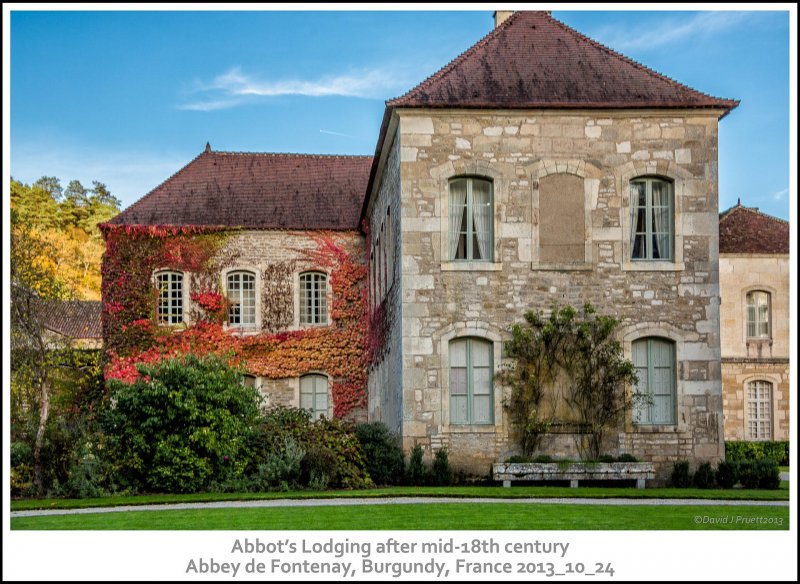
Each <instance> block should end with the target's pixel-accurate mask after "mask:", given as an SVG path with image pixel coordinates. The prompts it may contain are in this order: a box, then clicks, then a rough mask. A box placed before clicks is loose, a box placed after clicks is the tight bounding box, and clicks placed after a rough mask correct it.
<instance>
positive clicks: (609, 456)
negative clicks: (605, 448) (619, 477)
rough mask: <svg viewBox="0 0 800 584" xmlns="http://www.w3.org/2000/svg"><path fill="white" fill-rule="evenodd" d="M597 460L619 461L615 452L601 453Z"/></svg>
mask: <svg viewBox="0 0 800 584" xmlns="http://www.w3.org/2000/svg"><path fill="white" fill-rule="evenodd" d="M597 462H617V459H616V458H615V457H614V455H613V454H601V455H600V457H599V458H598V459H597Z"/></svg>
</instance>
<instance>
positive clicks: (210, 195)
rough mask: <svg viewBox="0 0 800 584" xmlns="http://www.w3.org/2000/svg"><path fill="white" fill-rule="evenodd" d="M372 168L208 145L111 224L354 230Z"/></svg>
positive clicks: (353, 161)
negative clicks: (227, 149)
mask: <svg viewBox="0 0 800 584" xmlns="http://www.w3.org/2000/svg"><path fill="white" fill-rule="evenodd" d="M371 162H372V158H371V157H370V156H324V155H312V154H269V153H245V152H241V153H240V152H215V151H212V150H211V149H210V148H209V147H207V148H206V150H205V151H204V152H203V153H201V154H200V155H199V156H197V157H196V158H195V159H194V160H192V161H191V162H190V163H189V164H187V165H186V166H185V167H183V168H182V169H181V170H179V171H178V172H177V173H175V174H174V175H172V176H171V177H170V178H168V179H167V180H166V181H164V182H163V183H162V184H160V185H159V186H157V187H156V188H155V189H153V190H152V191H150V193H148V194H147V195H145V196H144V197H143V198H142V199H140V200H139V201H137V202H136V203H134V204H133V205H131V206H130V207H128V208H127V209H126V210H125V211H123V212H122V213H120V214H119V215H117V216H116V217H115V218H114V219H112V220H111V221H110V222H109V223H111V224H116V225H132V224H138V225H206V226H211V225H213V226H232V227H245V228H254V229H336V230H340V229H357V228H358V222H359V211H360V210H361V203H362V202H363V199H364V192H365V190H366V185H367V179H368V177H369V169H370V164H371Z"/></svg>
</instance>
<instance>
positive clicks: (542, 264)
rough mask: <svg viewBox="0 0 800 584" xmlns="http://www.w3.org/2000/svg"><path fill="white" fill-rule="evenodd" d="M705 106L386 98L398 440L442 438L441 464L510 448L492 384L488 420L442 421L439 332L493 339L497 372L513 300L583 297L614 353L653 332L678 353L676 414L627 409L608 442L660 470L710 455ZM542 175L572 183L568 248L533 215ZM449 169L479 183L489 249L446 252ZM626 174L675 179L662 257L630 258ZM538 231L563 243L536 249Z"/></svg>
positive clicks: (713, 443) (437, 443)
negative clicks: (660, 421) (398, 348)
mask: <svg viewBox="0 0 800 584" xmlns="http://www.w3.org/2000/svg"><path fill="white" fill-rule="evenodd" d="M716 114H718V112H706V113H703V112H677V111H676V112H674V113H670V114H667V115H665V113H664V112H663V111H661V112H658V111H636V112H604V113H601V114H600V113H582V112H574V113H569V114H568V115H564V113H563V112H561V113H557V112H551V111H520V112H513V111H480V112H475V111H474V110H473V111H439V110H399V126H398V136H399V140H400V173H401V197H402V219H401V229H402V242H401V247H402V249H403V264H402V276H401V278H402V284H403V290H402V335H403V339H402V343H403V354H402V361H403V370H404V375H405V377H404V382H403V396H402V399H403V426H404V444H405V447H406V449H408V448H409V447H410V446H411V445H413V444H414V443H421V444H423V445H424V446H425V448H426V449H427V454H428V455H429V456H430V454H431V453H432V451H433V450H436V449H438V448H440V447H443V446H447V447H448V448H449V450H450V460H451V461H452V462H453V463H454V465H455V466H457V467H459V468H462V469H464V470H467V471H470V472H474V473H478V474H485V473H487V472H488V470H489V468H490V465H491V463H493V462H495V461H497V460H500V459H502V458H503V457H505V456H506V455H507V454H509V453H512V452H514V451H515V450H516V445H515V444H513V443H511V442H509V439H508V433H509V428H508V427H507V421H506V418H507V416H506V415H505V413H504V411H503V389H502V388H500V387H497V386H496V387H495V395H494V420H495V423H494V424H491V425H482V426H481V425H476V426H460V425H454V424H450V423H449V412H448V410H449V397H448V396H449V389H448V386H449V381H448V375H449V373H448V371H449V368H448V363H449V361H448V359H449V356H448V343H449V341H450V340H452V339H453V338H457V337H462V336H473V337H482V338H484V339H489V340H491V341H492V342H493V343H494V345H493V346H494V352H495V359H494V368H495V370H497V369H498V368H499V367H500V366H501V364H502V362H503V359H502V352H501V347H502V340H503V339H504V338H507V334H508V333H507V330H508V327H509V326H510V325H511V324H513V323H514V322H519V321H521V319H522V315H523V313H524V311H526V310H529V309H534V310H543V311H546V310H548V309H550V308H551V307H552V306H553V305H554V304H556V303H561V304H564V303H569V304H572V305H574V306H580V305H582V304H583V303H584V302H592V303H593V304H594V305H595V306H597V307H598V309H599V310H600V311H601V312H603V313H607V314H611V315H614V316H616V317H617V318H619V319H620V320H621V321H622V328H621V330H620V338H622V339H623V340H624V347H625V350H626V354H627V356H629V357H630V355H631V353H630V347H631V343H632V342H633V341H634V340H635V339H636V338H639V337H643V336H653V335H657V336H663V337H667V338H669V339H671V340H672V341H674V343H675V350H676V354H677V357H676V360H677V363H676V375H677V400H676V401H677V403H676V423H675V424H674V425H672V426H668V427H661V426H659V427H643V426H633V425H632V423H631V422H630V420H628V422H627V423H626V425H625V428H620V430H622V432H621V433H620V435H619V438H618V441H617V442H618V444H617V448H616V450H617V451H620V452H622V451H624V452H630V453H632V454H634V455H636V456H639V457H642V458H645V459H647V460H653V461H655V462H657V463H664V464H661V465H657V466H661V467H664V468H666V466H667V464H668V463H670V461H673V460H677V459H681V458H702V459H717V458H719V457H720V456H722V453H723V447H722V441H721V435H722V409H721V408H722V399H721V387H720V365H719V359H720V340H719V282H718V275H717V274H718V227H717V115H716ZM550 175H557V176H561V175H570V176H574V177H578V178H579V179H580V180H579V181H577V182H576V181H575V180H574V179H569V180H563V181H559V180H557V181H545V182H548V183H549V184H548V191H547V192H550V191H552V190H553V189H552V188H551V187H552V186H553V185H567V186H569V185H575V184H578V185H582V187H583V193H582V200H583V206H582V207H583V208H582V212H583V217H582V218H581V217H580V213H581V210H580V205H579V203H580V196H579V195H578V196H576V195H575V193H572V194H571V195H570V201H571V202H570V208H573V207H575V209H574V210H573V212H572V213H571V216H570V217H569V218H565V225H568V226H569V230H571V231H572V230H574V229H576V228H580V226H583V228H584V229H585V245H584V249H583V253H582V254H581V253H580V252H579V251H576V249H575V245H574V242H573V241H572V238H570V237H566V238H561V239H559V237H557V236H556V237H555V238H554V237H553V232H552V230H550V231H548V230H547V229H545V228H544V227H542V226H540V224H539V213H540V208H542V205H540V203H539V198H540V192H539V186H540V181H541V180H542V179H544V177H547V176H550ZM456 176H479V177H485V178H488V179H490V180H491V181H492V182H493V189H494V225H493V227H494V248H493V250H492V251H493V254H492V258H493V259H492V261H483V262H454V261H449V258H448V255H449V252H448V220H449V218H448V213H449V210H448V181H449V179H450V178H452V177H456ZM640 176H660V177H663V178H666V179H668V180H670V181H671V182H672V183H673V185H674V192H675V207H674V218H675V225H674V261H668V262H646V261H631V260H630V237H629V232H630V221H631V219H630V206H629V188H630V187H629V181H630V180H631V179H632V178H635V177H640ZM542 196H551V195H549V194H545V195H542ZM576 200H577V201H578V205H577V206H576V204H575V201H576ZM545 206H546V207H547V213H548V214H552V205H545ZM541 239H544V241H542V242H541V243H542V244H544V246H545V247H547V246H548V245H551V244H553V243H555V244H563V243H566V244H568V245H569V250H568V252H567V253H565V254H561V255H559V253H551V250H545V251H546V252H547V253H546V254H545V255H544V256H542V254H541V253H540V251H541V250H540V247H541V246H540V240H541ZM564 440H570V439H569V438H564ZM565 444H566V443H565ZM565 448H566V446H565ZM664 472H665V471H662V470H659V473H660V474H661V475H662V476H663V474H664Z"/></svg>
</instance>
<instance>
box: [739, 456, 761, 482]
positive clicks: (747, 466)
mask: <svg viewBox="0 0 800 584" xmlns="http://www.w3.org/2000/svg"><path fill="white" fill-rule="evenodd" d="M737 470H738V471H739V472H738V475H739V482H740V483H741V484H742V486H743V487H744V488H745V489H757V488H758V469H757V468H756V464H755V461H753V460H742V461H739V463H738V469H737Z"/></svg>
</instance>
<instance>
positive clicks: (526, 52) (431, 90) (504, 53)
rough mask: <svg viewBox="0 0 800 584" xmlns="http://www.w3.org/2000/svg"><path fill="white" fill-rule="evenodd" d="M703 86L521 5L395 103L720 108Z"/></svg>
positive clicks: (729, 103) (729, 104)
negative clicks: (696, 87) (687, 82)
mask: <svg viewBox="0 0 800 584" xmlns="http://www.w3.org/2000/svg"><path fill="white" fill-rule="evenodd" d="M738 104H739V102H738V101H736V100H731V99H720V98H717V97H712V96H709V95H706V94H704V93H700V92H699V91H696V90H694V89H692V88H690V87H687V86H686V85H682V84H680V83H678V82H677V81H674V80H672V79H670V78H669V77H666V76H664V75H661V74H660V73H657V72H655V71H653V70H652V69H648V68H647V67H645V66H643V65H641V64H639V63H637V62H635V61H633V60H631V59H629V58H627V57H625V56H623V55H621V54H619V53H617V52H615V51H612V50H611V49H609V48H607V47H605V46H603V45H601V44H600V43H598V42H595V41H593V40H592V39H590V38H588V37H586V36H584V35H582V34H580V33H579V32H577V31H575V30H573V29H572V28H570V27H568V26H567V25H565V24H563V23H561V22H559V21H558V20H556V19H555V18H553V17H552V16H550V13H549V12H544V11H519V12H515V13H514V14H512V15H511V16H510V17H509V18H508V19H507V20H506V21H505V22H503V23H502V24H501V25H500V26H498V27H497V28H495V29H494V30H492V32H490V33H489V34H488V35H486V36H485V37H484V38H483V39H481V40H480V41H478V43H476V44H475V45H473V46H472V47H471V48H469V49H468V50H467V51H465V52H464V53H462V54H461V55H459V56H458V57H456V58H455V59H454V60H453V61H451V62H450V63H449V64H448V65H446V66H445V67H443V68H442V69H441V70H439V71H438V72H437V73H434V74H433V75H431V76H430V77H429V78H428V79H426V80H425V81H423V82H422V83H420V84H419V85H418V86H417V87H415V88H414V89H412V90H411V91H409V92H408V93H406V94H405V95H403V96H401V97H398V98H396V99H392V100H390V101H388V102H387V105H388V106H390V107H479V108H491V107H497V108H651V107H655V108H717V109H723V110H725V111H726V112H727V111H728V110H730V109H733V108H734V107H736V106H737V105H738Z"/></svg>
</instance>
